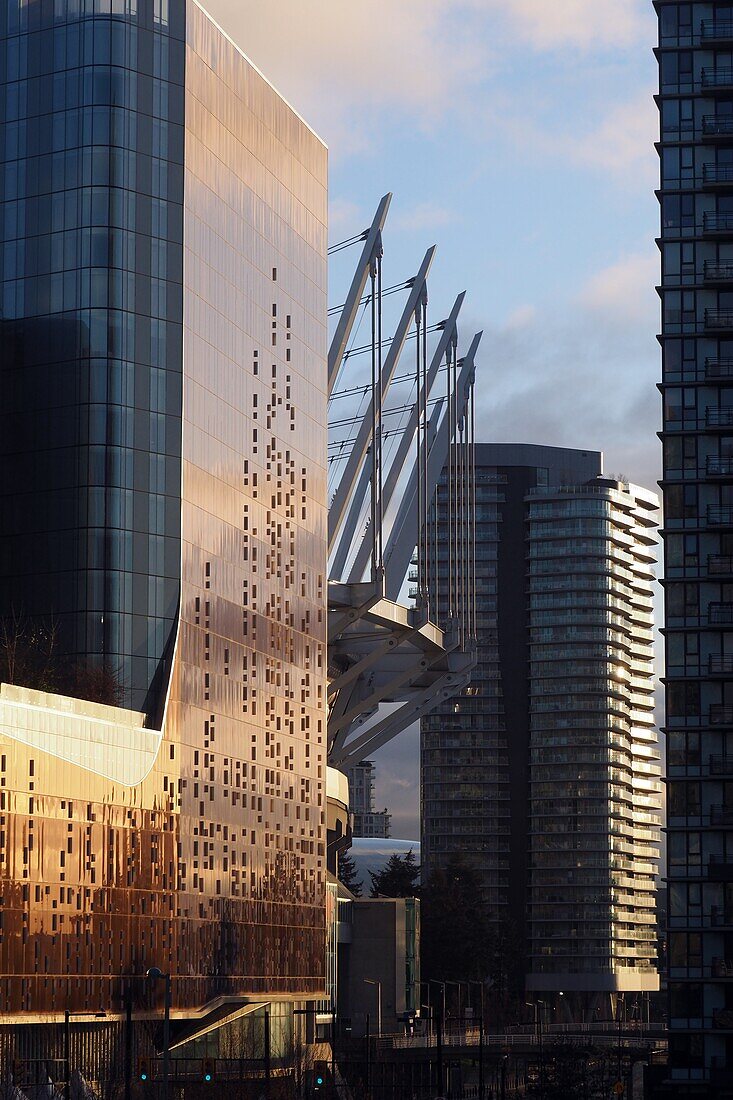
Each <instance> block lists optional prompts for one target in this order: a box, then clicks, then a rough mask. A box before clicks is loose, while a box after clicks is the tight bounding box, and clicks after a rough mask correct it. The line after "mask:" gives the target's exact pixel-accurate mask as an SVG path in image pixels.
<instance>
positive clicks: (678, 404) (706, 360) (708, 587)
mask: <svg viewBox="0 0 733 1100" xmlns="http://www.w3.org/2000/svg"><path fill="white" fill-rule="evenodd" d="M655 8H656V10H657V13H658V16H659V49H658V51H657V54H658V59H659V99H658V102H659V107H660V136H661V141H660V144H659V152H660V160H661V190H660V202H661V236H660V239H659V247H660V251H661V256H662V280H661V287H660V296H661V299H662V332H661V337H660V342H661V345H662V387H661V388H662V393H663V406H664V407H663V449H664V473H663V482H662V485H663V491H664V513H665V521H664V526H665V529H664V545H665V555H664V556H665V567H664V585H665V600H666V616H665V619H666V704H667V705H666V727H667V728H666V734H667V746H668V747H667V774H668V791H667V794H668V808H667V827H668V845H667V851H668V856H667V877H668V888H669V917H668V921H669V933H668V940H669V950H668V981H669V998H670V1002H669V1020H670V1079H671V1080H672V1081H673V1082H675V1083H676V1084H677V1085H678V1086H679V1092H680V1094H682V1095H685V1096H688V1095H689V1096H692V1095H695V1096H711V1097H712V1096H715V1097H718V1096H722V1095H731V1094H732V1091H731V1090H733V1078H732V1077H731V1070H730V1067H731V1064H733V985H732V984H731V980H730V974H731V969H730V966H731V964H730V962H729V960H730V959H731V958H732V957H733V801H732V797H733V630H731V626H732V625H733V603H732V602H731V601H732V599H733V190H732V187H733V5H731V4H722V3H709V2H708V3H693V4H689V3H687V4H680V3H656V4H655ZM725 1088H727V1089H728V1090H729V1091H727V1092H725V1093H724V1092H723V1090H724V1089H725Z"/></svg>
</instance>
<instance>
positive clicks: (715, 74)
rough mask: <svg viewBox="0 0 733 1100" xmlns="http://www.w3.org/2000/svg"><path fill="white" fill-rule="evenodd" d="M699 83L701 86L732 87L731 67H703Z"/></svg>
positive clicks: (732, 73) (732, 75)
mask: <svg viewBox="0 0 733 1100" xmlns="http://www.w3.org/2000/svg"><path fill="white" fill-rule="evenodd" d="M701 84H702V87H703V88H732V87H733V69H703V71H702V73H701Z"/></svg>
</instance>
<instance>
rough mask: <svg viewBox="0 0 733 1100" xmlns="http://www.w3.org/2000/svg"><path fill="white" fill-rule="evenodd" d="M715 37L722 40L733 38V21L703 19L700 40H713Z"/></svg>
mask: <svg viewBox="0 0 733 1100" xmlns="http://www.w3.org/2000/svg"><path fill="white" fill-rule="evenodd" d="M713 39H719V40H721V41H726V40H727V39H733V22H731V21H730V20H728V19H703V21H702V23H701V25H700V40H701V41H702V42H711V41H712V40H713Z"/></svg>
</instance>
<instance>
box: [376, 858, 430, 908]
mask: <svg viewBox="0 0 733 1100" xmlns="http://www.w3.org/2000/svg"><path fill="white" fill-rule="evenodd" d="M369 877H370V878H371V880H372V891H371V896H372V897H373V898H414V897H415V896H416V895H417V893H418V892H419V887H418V880H419V878H420V864H419V863H418V862H417V860H416V859H415V853H414V852H413V850H412V848H410V850H409V852H407V853H406V854H405V855H404V856H400V855H397V854H396V853H395V854H394V855H391V856H390V857H389V859H388V860H387V865H386V867H384V868H383V870H381V871H370V872H369Z"/></svg>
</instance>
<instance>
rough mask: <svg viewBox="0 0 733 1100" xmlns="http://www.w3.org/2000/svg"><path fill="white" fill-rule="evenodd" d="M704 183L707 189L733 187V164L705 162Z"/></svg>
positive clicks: (720, 189) (724, 189) (714, 189)
mask: <svg viewBox="0 0 733 1100" xmlns="http://www.w3.org/2000/svg"><path fill="white" fill-rule="evenodd" d="M702 185H703V188H704V189H705V190H706V191H727V190H728V189H729V188H732V187H733V166H731V165H728V164H704V165H703V169H702Z"/></svg>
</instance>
